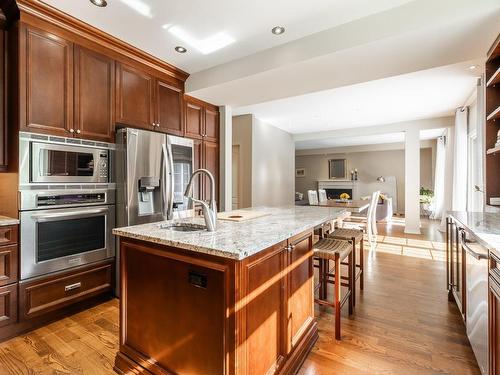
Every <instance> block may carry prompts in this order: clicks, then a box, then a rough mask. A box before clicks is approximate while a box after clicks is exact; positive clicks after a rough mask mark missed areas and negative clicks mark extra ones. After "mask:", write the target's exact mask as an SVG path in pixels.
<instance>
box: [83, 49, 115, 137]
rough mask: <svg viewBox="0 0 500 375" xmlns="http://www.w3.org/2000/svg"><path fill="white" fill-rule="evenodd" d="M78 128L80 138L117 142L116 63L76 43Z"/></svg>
mask: <svg viewBox="0 0 500 375" xmlns="http://www.w3.org/2000/svg"><path fill="white" fill-rule="evenodd" d="M74 74H75V130H76V133H77V135H78V136H79V137H81V138H88V139H95V140H98V141H105V142H113V141H114V125H115V124H114V92H115V87H114V86H115V76H114V75H115V63H114V61H113V60H112V59H110V58H108V57H106V56H103V55H100V54H98V53H96V52H92V51H89V50H87V49H85V48H83V47H76V46H75V70H74Z"/></svg>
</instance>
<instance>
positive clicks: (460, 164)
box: [451, 108, 468, 211]
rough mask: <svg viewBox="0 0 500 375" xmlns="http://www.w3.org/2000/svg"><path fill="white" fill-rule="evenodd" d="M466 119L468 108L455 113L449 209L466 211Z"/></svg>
mask: <svg viewBox="0 0 500 375" xmlns="http://www.w3.org/2000/svg"><path fill="white" fill-rule="evenodd" d="M467 118H468V108H459V109H457V111H456V113H455V142H454V146H453V150H454V151H453V190H452V191H453V193H452V204H451V209H452V210H453V211H466V210H467V167H468V164H467V155H468V153H467V143H468V142H467V141H468V139H467Z"/></svg>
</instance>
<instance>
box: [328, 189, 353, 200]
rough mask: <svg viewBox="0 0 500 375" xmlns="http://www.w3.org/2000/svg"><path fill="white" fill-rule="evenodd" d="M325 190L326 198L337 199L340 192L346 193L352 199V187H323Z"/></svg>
mask: <svg viewBox="0 0 500 375" xmlns="http://www.w3.org/2000/svg"><path fill="white" fill-rule="evenodd" d="M325 190H326V196H327V198H328V199H339V198H340V194H343V193H347V194H349V196H350V197H351V199H352V189H344V188H335V189H331V188H328V189H325Z"/></svg>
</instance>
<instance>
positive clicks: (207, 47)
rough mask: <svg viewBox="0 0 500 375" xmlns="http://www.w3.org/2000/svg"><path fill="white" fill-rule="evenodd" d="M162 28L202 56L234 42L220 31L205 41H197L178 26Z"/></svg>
mask: <svg viewBox="0 0 500 375" xmlns="http://www.w3.org/2000/svg"><path fill="white" fill-rule="evenodd" d="M162 27H163V28H164V29H165V30H168V32H169V33H171V34H172V35H174V36H176V37H177V38H179V39H180V40H181V41H183V42H184V43H186V44H188V45H190V46H191V47H193V48H195V49H196V50H198V51H200V52H201V53H202V54H204V55H208V54H209V53H212V52H215V51H218V50H220V49H222V48H224V47H226V46H228V45H230V44H231V43H234V42H235V39H234V38H233V37H232V36H231V35H229V34H228V33H226V32H225V31H221V32H219V33H217V34H214V35H212V36H209V37H208V38H205V39H198V38H195V37H194V36H192V35H191V34H190V33H188V32H187V31H185V30H184V29H182V28H181V27H179V26H171V25H169V24H167V25H163V26H162ZM177 52H179V51H177Z"/></svg>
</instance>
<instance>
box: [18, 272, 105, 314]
mask: <svg viewBox="0 0 500 375" xmlns="http://www.w3.org/2000/svg"><path fill="white" fill-rule="evenodd" d="M112 277H113V263H106V264H103V265H101V266H92V267H87V268H83V269H79V270H78V271H72V272H68V273H65V274H62V275H57V276H49V277H47V278H44V279H41V280H35V281H28V282H24V283H20V284H19V298H20V300H19V310H20V311H19V313H20V316H19V318H20V320H26V319H31V318H33V317H37V316H40V315H43V314H46V313H49V312H51V311H54V310H58V309H61V308H63V307H66V306H68V305H71V304H74V303H76V302H79V301H81V300H83V299H86V298H90V297H92V296H95V295H98V294H101V293H104V292H107V291H111V290H112V280H113V279H112Z"/></svg>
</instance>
